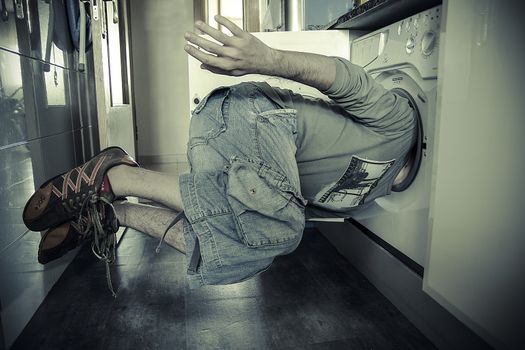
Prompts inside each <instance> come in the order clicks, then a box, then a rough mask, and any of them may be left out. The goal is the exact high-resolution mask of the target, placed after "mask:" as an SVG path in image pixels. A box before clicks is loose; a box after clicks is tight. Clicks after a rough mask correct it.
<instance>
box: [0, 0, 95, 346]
mask: <svg viewBox="0 0 525 350" xmlns="http://www.w3.org/2000/svg"><path fill="white" fill-rule="evenodd" d="M39 3H40V2H39ZM24 4H25V3H24ZM31 4H32V5H36V3H35V2H31ZM11 17H12V18H14V16H10V17H9V18H11ZM24 21H25V19H24ZM24 21H22V22H18V23H17V25H16V26H13V27H9V26H6V25H5V23H3V22H0V31H2V34H3V33H6V31H7V32H9V31H10V30H14V29H16V30H18V34H17V33H15V34H14V36H13V35H9V36H7V37H8V39H9V38H10V39H9V40H10V42H9V43H10V44H9V45H10V47H9V48H5V47H4V48H0V123H1V124H0V232H1V233H2V235H0V285H1V286H2V287H1V288H0V303H1V305H2V308H1V318H2V323H1V324H2V326H3V330H2V333H3V335H4V339H5V342H6V346H7V347H9V346H10V344H11V343H12V342H13V341H14V339H15V338H16V336H17V335H18V334H19V333H20V331H21V330H22V328H23V327H24V326H25V324H26V323H27V322H28V321H29V319H30V318H31V316H32V315H33V313H34V311H35V310H36V309H37V308H38V306H39V304H40V302H41V301H42V300H43V298H44V297H45V296H46V294H47V292H48V291H49V290H50V289H51V287H52V286H53V284H54V283H55V281H56V280H57V279H58V277H59V276H60V274H61V273H62V271H63V270H64V269H65V267H66V266H67V265H68V263H69V261H70V260H71V259H72V258H73V256H74V254H75V252H72V253H70V254H68V255H67V256H66V257H64V258H63V259H60V260H59V261H56V262H53V263H51V264H49V265H46V266H45V267H44V266H42V265H40V264H38V262H37V259H36V256H37V249H38V244H39V241H40V234H39V233H34V232H29V231H28V230H27V229H26V227H25V225H24V224H23V222H22V211H23V208H24V206H25V202H26V201H27V199H28V198H29V197H30V196H31V194H32V193H33V192H34V188H35V186H39V185H40V184H41V183H42V182H43V181H45V180H47V179H48V178H50V177H52V176H55V175H57V174H59V173H61V172H64V171H66V170H69V169H70V168H72V167H73V166H75V165H77V164H79V163H82V162H83V161H84V160H85V159H86V158H89V157H91V156H92V154H93V152H94V151H95V147H94V144H93V142H94V140H96V133H94V132H93V131H94V129H96V128H93V125H96V114H95V113H94V108H93V104H94V101H93V98H92V96H93V95H92V94H91V93H90V92H91V91H92V90H93V79H92V78H89V75H79V73H78V72H74V71H71V70H66V69H64V68H61V67H59V66H56V65H51V66H50V68H51V69H50V71H49V72H46V71H45V70H44V69H43V67H44V63H43V62H42V61H40V60H38V59H37V58H38V57H36V58H32V57H31V55H29V54H28V53H29V41H30V40H29V36H28V35H24V33H26V31H27V28H26V27H25V24H27V22H24ZM24 23H25V24H24ZM33 24H34V23H33ZM6 28H7V29H6ZM1 38H2V39H4V36H2V37H1ZM13 38H16V39H17V40H16V41H14V40H13ZM9 40H8V41H9ZM18 40H20V42H18ZM6 42H7V41H2V42H1V43H2V44H5V43H6ZM15 44H16V47H19V48H27V50H25V49H20V50H12V48H14V47H15ZM9 45H8V46H9ZM33 47H37V45H36V46H35V45H34V46H33ZM18 52H24V54H23V55H19V54H18ZM88 61H89V60H88ZM97 146H98V145H97Z"/></svg>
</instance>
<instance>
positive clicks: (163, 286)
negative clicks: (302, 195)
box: [12, 229, 434, 350]
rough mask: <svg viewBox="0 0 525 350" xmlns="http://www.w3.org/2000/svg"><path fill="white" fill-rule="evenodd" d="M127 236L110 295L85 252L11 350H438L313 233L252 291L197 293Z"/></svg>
mask: <svg viewBox="0 0 525 350" xmlns="http://www.w3.org/2000/svg"><path fill="white" fill-rule="evenodd" d="M156 244H157V241H156V240H154V239H152V238H150V237H148V236H146V235H143V234H141V233H139V232H136V231H132V230H129V231H128V232H127V234H126V236H125V237H124V239H123V240H122V242H121V245H120V247H119V250H118V261H117V263H116V264H115V265H114V266H113V267H112V276H113V280H114V284H115V286H116V288H118V297H117V298H116V299H114V298H113V297H112V296H111V294H110V292H109V291H108V289H107V286H106V279H105V268H104V264H103V263H101V262H99V261H98V260H96V258H95V257H94V256H93V255H92V254H91V251H90V249H89V247H88V246H87V245H85V246H84V247H83V248H82V250H81V251H80V253H79V254H78V256H77V257H76V258H75V260H74V261H73V263H72V264H71V265H70V266H69V267H68V268H67V270H66V271H65V273H64V274H63V275H62V277H61V278H60V280H59V281H58V283H57V284H56V285H55V286H54V287H53V289H52V290H51V292H50V293H49V295H48V296H47V298H46V299H45V301H44V303H43V304H42V305H41V307H40V308H39V309H38V311H37V313H36V314H35V315H34V317H33V318H32V320H31V322H30V323H29V324H28V326H27V327H26V328H25V330H24V331H23V333H22V334H21V335H20V336H19V337H18V339H17V341H16V342H15V344H14V345H13V347H12V349H199V350H200V349H243V350H244V349H433V348H434V347H433V345H432V344H431V343H430V342H429V341H428V340H427V339H426V338H425V337H424V336H423V335H422V334H421V333H420V332H419V331H418V330H417V329H415V328H414V326H413V325H412V324H411V323H410V322H409V321H408V320H407V319H406V318H405V317H403V316H402V315H401V314H400V312H399V311H398V310H397V309H396V308H395V307H394V306H393V305H392V304H391V303H390V302H389V301H388V300H387V299H385V297H383V296H382V295H381V294H380V293H379V292H378V291H377V290H376V289H375V288H374V287H373V286H372V285H371V284H370V283H369V282H368V281H367V280H366V279H365V278H364V277H363V276H362V275H361V274H360V273H359V272H357V271H356V270H355V269H354V268H353V267H352V266H351V265H350V264H349V263H348V262H347V261H346V260H345V259H344V258H343V257H342V256H341V255H339V254H338V253H337V251H336V250H335V248H334V247H333V246H331V245H330V243H328V241H327V240H326V239H325V238H324V237H323V236H322V235H321V234H319V233H318V232H317V231H316V230H315V229H309V230H307V231H306V232H305V236H304V239H303V242H302V243H301V245H300V247H299V248H298V249H297V250H296V251H295V252H294V253H293V254H291V255H288V256H284V257H280V258H278V259H277V260H276V262H275V263H274V265H273V266H272V268H271V269H270V270H269V271H268V272H266V273H264V274H262V275H260V276H258V277H256V278H254V279H252V280H250V281H247V282H244V283H240V284H237V285H231V286H216V287H215V286H214V287H204V288H201V289H198V290H190V289H189V288H188V287H187V284H186V281H185V271H184V257H183V256H182V255H181V254H179V253H177V252H176V251H175V250H174V249H172V248H171V247H169V246H167V245H165V246H163V248H162V249H161V251H160V253H159V254H158V255H157V254H155V246H156Z"/></svg>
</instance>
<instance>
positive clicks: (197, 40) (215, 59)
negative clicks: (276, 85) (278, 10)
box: [184, 16, 336, 91]
mask: <svg viewBox="0 0 525 350" xmlns="http://www.w3.org/2000/svg"><path fill="white" fill-rule="evenodd" d="M215 20H216V21H217V22H218V23H219V24H222V25H223V26H225V27H226V28H228V30H229V31H230V32H231V33H232V34H233V36H229V35H226V34H224V33H223V32H221V31H219V30H217V29H215V28H212V27H210V26H209V25H207V24H205V23H203V22H200V21H199V22H197V23H196V24H195V26H196V27H197V28H198V29H200V30H202V31H203V32H204V33H206V34H208V35H209V36H211V37H212V38H214V39H215V40H217V41H218V42H219V44H217V43H215V42H212V41H210V40H207V39H204V38H203V37H200V36H198V35H196V34H194V33H186V34H185V35H184V37H185V38H186V40H188V42H190V43H191V44H193V45H195V46H196V47H195V46H192V45H186V46H185V47H184V50H186V52H188V53H189V54H190V55H191V56H193V57H195V58H196V59H197V60H199V61H201V62H202V65H201V68H204V69H207V70H209V71H211V72H213V73H217V74H224V75H234V76H241V75H245V74H251V73H253V74H265V75H272V76H278V77H282V78H287V79H291V80H294V81H297V82H299V83H303V84H306V85H310V86H312V87H314V88H316V89H319V90H321V91H322V90H327V89H328V88H329V87H330V86H331V85H332V83H333V82H334V80H335V75H336V64H335V59H334V58H332V57H327V56H323V55H316V54H313V53H305V52H294V51H285V50H276V49H272V48H271V47H269V46H267V45H266V44H264V43H263V42H262V41H260V40H259V39H257V38H256V37H255V36H253V35H252V34H250V33H247V32H245V31H243V30H242V29H241V28H239V27H237V26H236V25H235V24H233V23H232V22H230V21H229V20H227V19H226V18H224V17H221V16H215Z"/></svg>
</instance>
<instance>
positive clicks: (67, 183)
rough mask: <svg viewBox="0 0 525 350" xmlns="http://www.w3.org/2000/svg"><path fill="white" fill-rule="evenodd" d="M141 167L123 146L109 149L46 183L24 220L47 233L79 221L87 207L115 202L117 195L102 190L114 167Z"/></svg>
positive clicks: (33, 200) (28, 204)
mask: <svg viewBox="0 0 525 350" xmlns="http://www.w3.org/2000/svg"><path fill="white" fill-rule="evenodd" d="M121 164H124V165H129V166H133V167H136V166H138V164H137V163H136V162H135V160H134V159H133V158H132V157H131V156H130V155H129V154H127V153H126V152H125V151H124V150H123V149H122V148H120V147H109V148H106V149H105V150H103V151H101V152H100V153H99V154H97V155H96V156H94V157H93V158H91V159H90V160H89V161H87V162H86V163H84V164H83V165H81V166H79V167H76V168H74V169H72V170H70V171H68V172H66V173H64V174H61V175H58V176H55V177H54V178H52V179H50V180H48V181H46V182H45V183H44V184H43V185H42V186H40V188H39V189H38V190H37V191H36V192H35V193H34V194H33V195H32V196H31V198H29V200H28V201H27V204H26V206H25V208H24V212H23V220H24V223H25V225H26V226H27V228H29V229H30V230H32V231H43V230H45V229H48V228H50V227H56V226H59V225H60V224H62V223H64V222H68V221H76V220H78V218H79V217H80V216H81V212H82V211H83V210H84V209H85V208H86V206H89V205H91V206H92V205H93V204H94V203H96V202H98V201H100V199H101V198H103V199H105V202H112V201H113V200H114V199H115V196H114V194H113V193H112V192H111V191H110V190H108V191H101V188H102V184H103V181H104V176H105V175H106V173H107V172H108V170H109V169H111V168H112V167H114V166H117V165H121Z"/></svg>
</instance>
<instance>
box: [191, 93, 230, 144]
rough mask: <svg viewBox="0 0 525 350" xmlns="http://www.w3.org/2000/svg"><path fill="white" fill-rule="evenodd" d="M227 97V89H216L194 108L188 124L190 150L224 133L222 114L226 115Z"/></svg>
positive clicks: (224, 125)
mask: <svg viewBox="0 0 525 350" xmlns="http://www.w3.org/2000/svg"><path fill="white" fill-rule="evenodd" d="M228 95H229V88H228V87H221V88H217V89H215V90H213V91H212V92H211V93H210V94H209V95H207V96H206V97H205V98H203V99H202V101H201V102H200V103H199V105H198V106H197V108H195V111H194V112H193V115H192V118H191V122H190V135H189V136H190V140H189V146H190V148H191V147H193V146H196V145H200V144H203V143H207V142H208V140H210V139H212V138H215V137H217V136H219V135H220V134H221V133H223V132H224V131H226V123H225V121H224V113H227V104H228V100H227V98H228Z"/></svg>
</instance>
